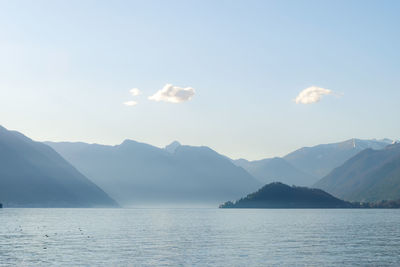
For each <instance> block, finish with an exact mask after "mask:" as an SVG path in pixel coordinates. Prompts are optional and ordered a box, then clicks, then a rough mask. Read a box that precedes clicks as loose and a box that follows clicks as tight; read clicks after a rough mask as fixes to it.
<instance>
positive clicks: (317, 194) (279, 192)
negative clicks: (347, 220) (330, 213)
mask: <svg viewBox="0 0 400 267" xmlns="http://www.w3.org/2000/svg"><path fill="white" fill-rule="evenodd" d="M350 207H352V204H351V203H349V202H345V201H343V200H340V199H338V198H335V197H334V196H332V195H330V194H328V193H326V192H324V191H322V190H320V189H311V188H307V187H296V186H292V187H291V186H288V185H285V184H282V183H270V184H267V185H265V186H264V187H262V188H261V189H259V190H258V191H257V192H255V193H252V194H249V195H247V196H246V197H245V198H242V199H240V200H238V201H236V202H235V203H233V202H226V203H224V204H223V205H221V206H220V208H350Z"/></svg>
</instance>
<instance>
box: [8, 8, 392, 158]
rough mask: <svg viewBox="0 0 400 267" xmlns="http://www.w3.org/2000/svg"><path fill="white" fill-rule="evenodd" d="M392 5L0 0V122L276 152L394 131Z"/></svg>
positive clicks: (47, 133)
mask: <svg viewBox="0 0 400 267" xmlns="http://www.w3.org/2000/svg"><path fill="white" fill-rule="evenodd" d="M398 14H400V1H368V0H360V1H355V0H351V1H349V0H345V1H340V0H338V1H320V0H318V1H297V0H296V1H294V0H293V1H284V0H283V1H281V0H280V1H244V0H243V1H238V0H231V1H222V0H220V1H189V0H185V1H172V0H168V1H164V0H160V1H152V0H146V1H128V0H127V1H89V0H86V1H70V0H68V1H40V0H39V1H18V0H17V1H10V0H0V125H3V126H4V127H7V128H9V129H13V130H18V131H20V132H22V133H24V134H25V135H27V136H29V137H31V138H32V139H34V140H38V141H45V140H47V141H84V142H89V143H100V144H111V145H115V144H119V143H121V142H122V141H123V140H124V139H133V140H136V141H139V142H145V143H149V144H152V145H155V146H159V147H164V146H165V145H167V144H169V143H171V142H172V141H174V140H178V141H179V142H181V143H182V144H187V145H196V146H199V145H206V146H209V147H211V148H213V149H215V150H216V151H218V152H219V153H222V154H225V155H227V156H229V157H232V158H247V159H252V160H253V159H261V158H265V157H273V156H283V155H285V154H287V153H288V152H290V151H293V150H295V149H297V148H300V147H303V146H312V145H316V144H320V143H330V142H338V141H343V140H346V139H350V138H354V137H355V138H363V139H366V138H368V139H369V138H378V139H379V138H385V137H387V138H391V139H399V138H400V123H399V114H400V101H399V100H400V87H399V84H400V49H399V47H400V16H399V15H398Z"/></svg>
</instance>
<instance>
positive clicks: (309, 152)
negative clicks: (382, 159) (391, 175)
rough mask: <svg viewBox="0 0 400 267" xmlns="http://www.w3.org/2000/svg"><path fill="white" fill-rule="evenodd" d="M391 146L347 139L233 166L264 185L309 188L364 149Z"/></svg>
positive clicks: (242, 161)
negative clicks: (281, 183)
mask: <svg viewBox="0 0 400 267" xmlns="http://www.w3.org/2000/svg"><path fill="white" fill-rule="evenodd" d="M392 142H393V141H392V140H390V139H382V140H374V139H373V140H361V139H350V140H347V141H344V142H339V143H332V144H322V145H316V146H313V147H303V148H300V149H298V150H295V151H293V152H291V153H289V154H288V155H286V156H284V157H282V158H279V157H275V158H266V159H262V160H255V161H248V160H245V159H238V160H234V161H233V162H234V163H235V164H236V165H238V166H241V167H243V168H244V169H245V170H247V171H248V172H249V173H250V174H251V175H253V176H254V177H256V178H257V179H258V180H260V181H261V182H263V183H265V184H266V183H271V182H276V181H279V182H283V183H286V184H290V185H298V186H311V185H313V184H314V183H315V182H317V181H318V180H319V179H321V178H322V177H323V176H325V175H327V174H328V173H329V172H330V171H332V170H333V169H334V168H336V167H338V166H340V165H342V164H343V163H344V162H345V161H346V160H348V159H350V158H351V157H353V156H354V155H356V154H357V153H359V152H361V151H363V150H364V149H367V148H373V149H382V148H384V147H385V146H387V145H389V144H391V143H392Z"/></svg>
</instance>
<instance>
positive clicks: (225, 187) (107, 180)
mask: <svg viewBox="0 0 400 267" xmlns="http://www.w3.org/2000/svg"><path fill="white" fill-rule="evenodd" d="M47 144H49V145H50V146H52V147H53V148H54V149H55V150H56V151H58V152H59V153H60V154H61V155H63V156H64V157H65V158H66V159H67V160H68V161H70V162H71V163H72V164H74V166H76V167H77V168H78V169H79V170H80V171H81V172H82V173H84V174H85V175H87V176H88V177H89V178H90V179H92V180H93V181H94V182H96V183H97V184H98V185H99V186H100V187H101V188H103V189H104V190H105V191H106V192H107V193H109V194H110V196H112V197H113V198H115V199H116V200H117V201H118V202H119V203H121V204H123V205H142V204H152V203H155V204H169V203H178V204H186V203H209V204H215V203H220V202H221V201H223V200H225V199H227V198H228V199H230V198H237V197H240V196H242V195H243V194H247V193H250V192H252V191H254V190H255V189H257V188H259V187H260V186H261V183H260V182H259V181H257V180H256V179H255V178H254V177H252V176H251V175H250V174H249V173H248V172H246V171H245V170H244V169H243V168H241V167H237V166H235V165H234V164H233V163H232V162H231V161H230V160H229V159H227V158H226V157H224V156H222V155H220V154H218V153H217V152H215V151H213V150H211V149H210V148H208V147H192V146H182V145H180V144H179V143H177V142H174V143H172V144H171V145H169V146H167V147H166V148H165V149H161V148H157V147H154V146H151V145H148V144H143V143H139V142H135V141H132V140H126V141H124V142H123V143H122V144H120V145H117V146H105V145H96V144H92V145H91V144H83V143H49V142H47Z"/></svg>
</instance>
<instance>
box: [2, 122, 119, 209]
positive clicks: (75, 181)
mask: <svg viewBox="0 0 400 267" xmlns="http://www.w3.org/2000/svg"><path fill="white" fill-rule="evenodd" d="M0 202H2V203H3V204H4V206H6V207H7V206H8V207H10V206H18V207H115V206H118V205H117V203H116V202H115V201H114V200H112V199H111V198H110V197H109V196H108V195H107V194H106V193H105V192H104V191H102V190H101V189H100V188H99V187H98V186H96V185H95V184H94V183H92V182H91V181H90V180H88V179H87V178H86V177H85V176H83V175H82V174H81V173H79V172H78V171H77V170H76V169H75V168H74V167H73V166H72V165H71V164H69V163H68V162H67V161H66V160H64V159H63V158H62V157H61V156H60V155H59V154H58V153H57V152H55V151H54V150H53V149H52V148H51V147H49V146H47V145H45V144H42V143H39V142H34V141H32V140H31V139H29V138H28V137H26V136H24V135H22V134H21V133H19V132H15V131H8V130H7V129H5V128H4V127H2V126H0Z"/></svg>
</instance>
